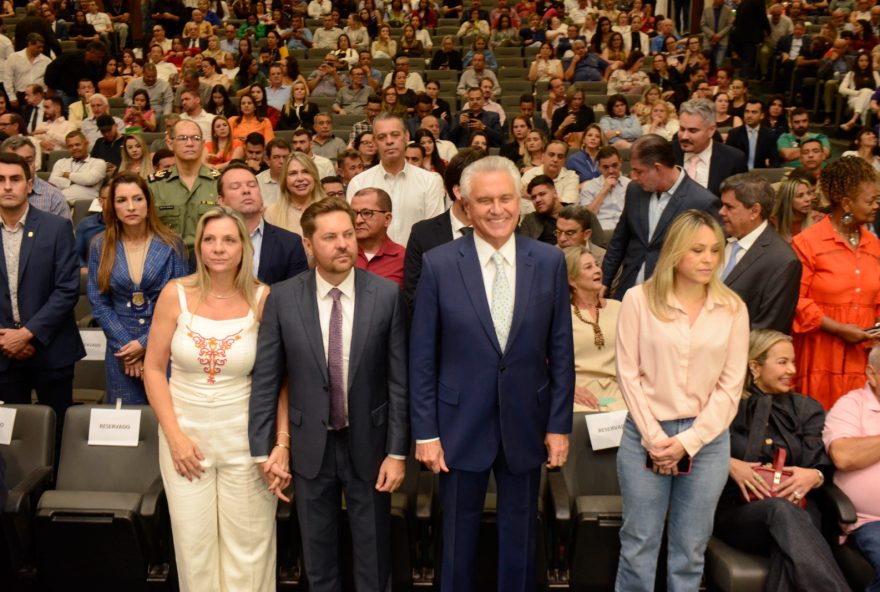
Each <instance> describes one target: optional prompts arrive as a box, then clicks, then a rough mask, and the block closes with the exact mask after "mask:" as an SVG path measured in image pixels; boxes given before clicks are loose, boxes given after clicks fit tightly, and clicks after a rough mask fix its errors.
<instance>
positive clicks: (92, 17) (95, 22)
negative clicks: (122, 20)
mask: <svg viewBox="0 0 880 592" xmlns="http://www.w3.org/2000/svg"><path fill="white" fill-rule="evenodd" d="M86 22H87V23H88V24H90V25H92V26H93V27H95V31H96V32H98V33H108V32H110V31H112V30H113V21H111V20H110V16H109V15H108V14H107V13H106V12H96V13H94V14H92V13H91V12H87V13H86Z"/></svg>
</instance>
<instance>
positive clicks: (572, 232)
mask: <svg viewBox="0 0 880 592" xmlns="http://www.w3.org/2000/svg"><path fill="white" fill-rule="evenodd" d="M579 232H583V230H559V229H558V228H556V229H555V230H554V231H553V234H555V235H556V236H563V235H565V237H566V238H571V237H573V236H574V235H576V234H577V233H579Z"/></svg>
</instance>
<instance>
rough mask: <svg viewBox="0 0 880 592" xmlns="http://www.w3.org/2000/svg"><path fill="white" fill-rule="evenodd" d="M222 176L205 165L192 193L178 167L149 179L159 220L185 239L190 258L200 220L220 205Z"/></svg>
mask: <svg viewBox="0 0 880 592" xmlns="http://www.w3.org/2000/svg"><path fill="white" fill-rule="evenodd" d="M219 176H220V173H219V172H218V171H215V170H214V169H211V168H208V167H206V166H205V165H202V166H201V168H200V169H199V175H198V177H196V180H195V182H194V183H193V187H192V190H190V189H189V188H187V186H186V185H184V183H183V181H181V180H180V174H179V173H178V171H177V165H175V166H172V167H171V168H168V169H165V170H164V171H159V172H158V173H156V174H155V175H151V176H150V178H149V182H150V191H152V193H153V200H154V201H155V203H156V209H157V210H158V213H159V219H161V220H162V222H163V223H164V224H165V225H166V226H168V228H170V229H171V230H173V231H174V232H176V233H177V234H178V235H179V236H181V237H182V238H183V242H184V243H185V244H186V248H187V250H188V251H189V253H190V255H192V250H193V245H194V244H195V240H196V224H198V222H199V218H201V217H202V214H204V213H205V212H207V211H208V210H210V209H211V208H213V207H214V206H216V205H217V177H219Z"/></svg>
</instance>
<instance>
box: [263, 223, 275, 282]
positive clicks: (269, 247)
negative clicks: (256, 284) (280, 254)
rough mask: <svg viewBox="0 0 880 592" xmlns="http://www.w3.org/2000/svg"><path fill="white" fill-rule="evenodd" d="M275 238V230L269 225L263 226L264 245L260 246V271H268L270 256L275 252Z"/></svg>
mask: <svg viewBox="0 0 880 592" xmlns="http://www.w3.org/2000/svg"><path fill="white" fill-rule="evenodd" d="M274 238H275V228H274V227H273V226H270V225H269V224H265V223H264V224H263V243H262V245H261V246H260V267H259V269H262V270H264V271H265V270H266V268H267V267H268V266H269V261H268V259H269V254H270V253H271V252H272V251H274V250H275V249H274V248H273V243H272V241H273V240H274Z"/></svg>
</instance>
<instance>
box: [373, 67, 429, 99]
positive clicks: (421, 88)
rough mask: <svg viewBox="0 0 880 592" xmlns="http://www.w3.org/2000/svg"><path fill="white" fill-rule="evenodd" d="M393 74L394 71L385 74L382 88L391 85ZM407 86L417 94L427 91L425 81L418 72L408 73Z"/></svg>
mask: <svg viewBox="0 0 880 592" xmlns="http://www.w3.org/2000/svg"><path fill="white" fill-rule="evenodd" d="M391 74H394V72H390V73H388V74H386V75H385V80H384V81H383V82H382V88H388V87H389V86H391ZM406 88H408V89H410V90H411V91H413V92H414V93H416V94H418V93H423V92H425V82H424V80H422V76H421V75H420V74H419V73H418V72H410V73H409V74H407V75H406Z"/></svg>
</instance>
